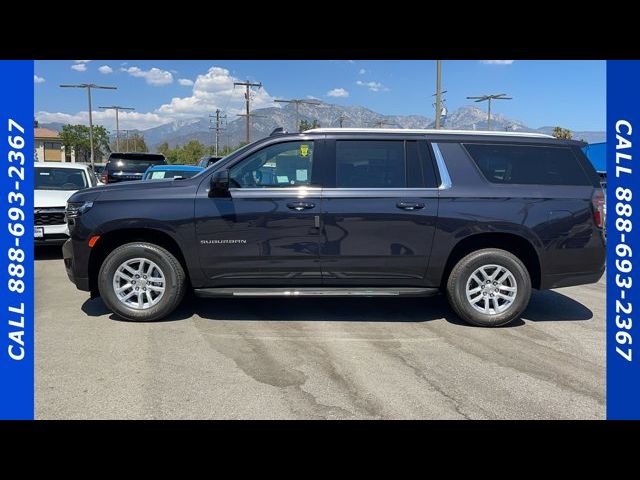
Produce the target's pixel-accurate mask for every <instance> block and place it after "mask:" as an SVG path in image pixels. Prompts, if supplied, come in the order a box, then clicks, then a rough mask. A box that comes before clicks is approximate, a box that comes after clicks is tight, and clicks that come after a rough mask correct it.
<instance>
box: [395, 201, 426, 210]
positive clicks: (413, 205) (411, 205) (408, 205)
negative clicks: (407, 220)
mask: <svg viewBox="0 0 640 480" xmlns="http://www.w3.org/2000/svg"><path fill="white" fill-rule="evenodd" d="M396 207H398V208H401V209H403V210H420V209H421V208H424V203H417V202H398V203H396Z"/></svg>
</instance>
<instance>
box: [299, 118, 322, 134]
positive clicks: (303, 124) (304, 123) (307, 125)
mask: <svg viewBox="0 0 640 480" xmlns="http://www.w3.org/2000/svg"><path fill="white" fill-rule="evenodd" d="M312 128H320V122H319V121H318V120H316V119H314V120H313V122H310V121H308V120H300V131H301V132H304V131H305V130H311V129H312Z"/></svg>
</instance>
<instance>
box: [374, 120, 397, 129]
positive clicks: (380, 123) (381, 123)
mask: <svg viewBox="0 0 640 480" xmlns="http://www.w3.org/2000/svg"><path fill="white" fill-rule="evenodd" d="M367 125H368V126H370V127H375V128H383V127H385V126H389V127H392V126H394V125H395V126H399V125H398V124H397V123H395V122H388V121H387V120H374V121H373V122H367Z"/></svg>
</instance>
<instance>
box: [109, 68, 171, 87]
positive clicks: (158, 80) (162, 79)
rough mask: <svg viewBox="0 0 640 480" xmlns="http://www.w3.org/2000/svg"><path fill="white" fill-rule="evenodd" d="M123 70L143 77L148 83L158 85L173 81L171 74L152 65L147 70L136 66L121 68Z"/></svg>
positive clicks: (134, 75)
mask: <svg viewBox="0 0 640 480" xmlns="http://www.w3.org/2000/svg"><path fill="white" fill-rule="evenodd" d="M120 70H122V71H123V72H127V73H128V74H129V75H131V76H132V77H138V78H144V79H145V81H146V82H147V83H148V84H149V85H153V86H154V87H159V86H162V85H168V84H170V83H172V82H173V75H172V73H171V72H168V71H166V70H160V69H159V68H156V67H153V68H151V69H149V70H142V69H141V68H138V67H129V68H121V69H120Z"/></svg>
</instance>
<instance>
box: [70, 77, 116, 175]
mask: <svg viewBox="0 0 640 480" xmlns="http://www.w3.org/2000/svg"><path fill="white" fill-rule="evenodd" d="M60 87H62V88H86V89H87V97H88V99H89V144H90V147H91V169H92V170H93V169H94V166H95V165H94V164H95V161H94V153H93V152H94V149H93V116H92V114H91V110H92V108H91V89H92V88H101V89H105V90H117V89H118V87H110V86H102V85H96V84H95V83H80V84H77V85H60Z"/></svg>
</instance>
